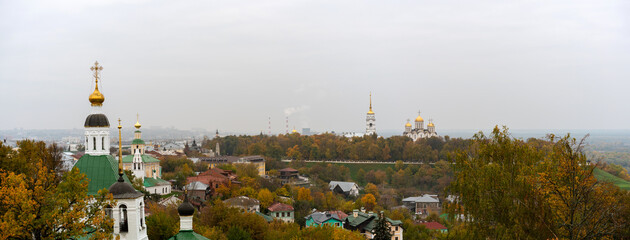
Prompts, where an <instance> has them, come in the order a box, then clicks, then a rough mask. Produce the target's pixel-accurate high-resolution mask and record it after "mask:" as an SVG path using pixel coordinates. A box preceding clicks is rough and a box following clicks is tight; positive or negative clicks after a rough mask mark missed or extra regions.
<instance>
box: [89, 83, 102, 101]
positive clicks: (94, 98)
mask: <svg viewBox="0 0 630 240" xmlns="http://www.w3.org/2000/svg"><path fill="white" fill-rule="evenodd" d="M89 99H90V103H92V106H103V102H105V96H103V94H102V93H101V92H99V91H98V85H96V88H94V92H93V93H92V94H90V98H89Z"/></svg>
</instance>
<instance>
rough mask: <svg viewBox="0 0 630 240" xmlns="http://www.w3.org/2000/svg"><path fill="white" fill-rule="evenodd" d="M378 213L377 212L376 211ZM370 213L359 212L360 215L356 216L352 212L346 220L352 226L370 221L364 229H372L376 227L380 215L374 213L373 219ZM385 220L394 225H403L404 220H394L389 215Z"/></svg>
mask: <svg viewBox="0 0 630 240" xmlns="http://www.w3.org/2000/svg"><path fill="white" fill-rule="evenodd" d="M375 214H376V213H375ZM370 217H372V216H370V215H369V214H367V213H363V212H359V215H358V216H357V217H356V218H355V217H353V216H352V214H350V215H349V216H348V217H347V218H346V220H347V221H348V223H349V224H350V226H353V227H358V226H359V225H360V224H361V223H363V222H365V221H370V222H368V223H367V224H366V225H365V226H363V229H365V230H367V231H372V229H374V228H375V227H376V223H377V222H378V215H374V216H373V217H374V218H372V219H370ZM385 220H387V221H388V222H389V224H391V225H392V226H402V221H400V220H392V219H390V218H388V217H386V218H385Z"/></svg>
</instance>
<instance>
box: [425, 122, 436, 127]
mask: <svg viewBox="0 0 630 240" xmlns="http://www.w3.org/2000/svg"><path fill="white" fill-rule="evenodd" d="M427 127H435V125H433V123H432V122H430V123H429V125H427Z"/></svg>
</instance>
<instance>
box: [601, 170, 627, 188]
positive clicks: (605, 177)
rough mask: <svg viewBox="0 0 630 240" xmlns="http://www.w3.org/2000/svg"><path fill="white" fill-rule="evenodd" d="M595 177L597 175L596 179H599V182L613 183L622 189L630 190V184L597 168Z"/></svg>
mask: <svg viewBox="0 0 630 240" xmlns="http://www.w3.org/2000/svg"><path fill="white" fill-rule="evenodd" d="M593 175H595V178H597V180H599V181H606V182H611V183H613V184H615V185H617V186H618V187H619V188H621V189H625V190H630V182H628V181H626V180H623V179H621V178H619V177H617V176H615V175H612V174H610V173H608V172H606V171H604V170H601V169H599V168H595V170H594V171H593Z"/></svg>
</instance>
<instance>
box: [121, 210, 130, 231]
mask: <svg viewBox="0 0 630 240" xmlns="http://www.w3.org/2000/svg"><path fill="white" fill-rule="evenodd" d="M120 231H121V232H127V231H129V219H128V218H127V206H125V205H124V204H123V205H120Z"/></svg>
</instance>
